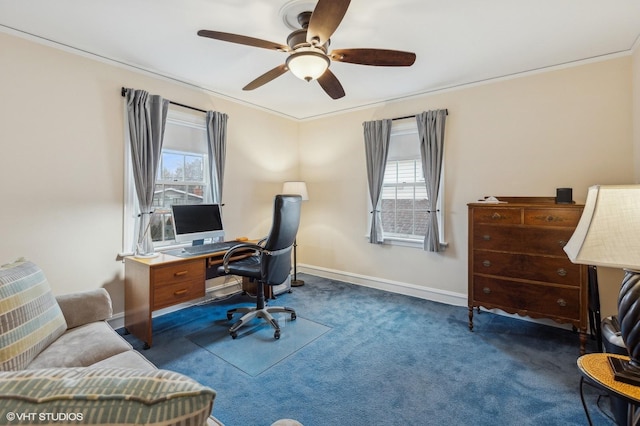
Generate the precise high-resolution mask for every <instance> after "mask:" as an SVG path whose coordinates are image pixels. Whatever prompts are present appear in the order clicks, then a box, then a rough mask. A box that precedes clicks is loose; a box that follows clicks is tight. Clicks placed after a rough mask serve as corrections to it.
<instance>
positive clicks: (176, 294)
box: [173, 288, 188, 296]
mask: <svg viewBox="0 0 640 426" xmlns="http://www.w3.org/2000/svg"><path fill="white" fill-rule="evenodd" d="M187 291H188V290H187V289H186V288H183V289H182V290H176V291H174V292H173V295H174V296H182V295H183V294H187Z"/></svg>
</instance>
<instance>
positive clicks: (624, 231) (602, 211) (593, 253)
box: [564, 185, 640, 270]
mask: <svg viewBox="0 0 640 426" xmlns="http://www.w3.org/2000/svg"><path fill="white" fill-rule="evenodd" d="M564 251H565V252H566V253H567V255H568V256H569V259H570V260H571V262H573V263H578V264H583V265H596V266H607V267H612V268H625V269H632V270H640V185H607V186H600V185H596V186H592V187H591V188H589V192H588V194H587V201H586V203H585V207H584V210H583V212H582V217H581V218H580V222H579V223H578V226H577V227H576V230H575V232H574V233H573V235H572V236H571V239H570V240H569V242H568V243H567V244H566V245H565V247H564Z"/></svg>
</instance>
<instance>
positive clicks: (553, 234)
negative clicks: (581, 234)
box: [473, 225, 573, 257]
mask: <svg viewBox="0 0 640 426" xmlns="http://www.w3.org/2000/svg"><path fill="white" fill-rule="evenodd" d="M572 234H573V229H565V228H539V227H523V226H517V225H516V226H492V225H476V226H475V227H474V229H473V247H474V248H475V249H480V250H498V251H508V252H515V253H529V254H545V255H550V256H558V257H566V254H565V252H564V251H563V250H562V248H563V247H564V246H565V245H566V244H567V241H569V238H571V235H572Z"/></svg>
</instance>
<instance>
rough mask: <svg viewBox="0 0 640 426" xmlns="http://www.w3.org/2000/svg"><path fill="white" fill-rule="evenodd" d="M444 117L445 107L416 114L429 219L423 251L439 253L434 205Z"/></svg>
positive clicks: (439, 245)
mask: <svg viewBox="0 0 640 426" xmlns="http://www.w3.org/2000/svg"><path fill="white" fill-rule="evenodd" d="M446 120H447V110H444V109H441V110H435V111H426V112H422V113H420V114H418V115H416V121H417V124H418V136H419V138H420V156H421V159H422V172H423V174H424V179H425V185H426V187H427V198H428V203H429V204H428V214H429V220H428V224H427V230H426V233H425V236H424V250H425V251H430V252H440V251H443V250H444V247H443V246H442V244H440V233H439V231H438V228H439V226H438V214H437V211H438V210H437V205H438V197H439V195H440V194H439V190H440V176H441V175H442V161H443V154H444V125H445V121H446Z"/></svg>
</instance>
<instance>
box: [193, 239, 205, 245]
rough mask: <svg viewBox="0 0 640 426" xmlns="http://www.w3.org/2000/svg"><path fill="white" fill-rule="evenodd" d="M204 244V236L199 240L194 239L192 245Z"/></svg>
mask: <svg viewBox="0 0 640 426" xmlns="http://www.w3.org/2000/svg"><path fill="white" fill-rule="evenodd" d="M203 244H204V238H202V239H199V240H193V241H192V242H191V245H192V246H201V245H203Z"/></svg>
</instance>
